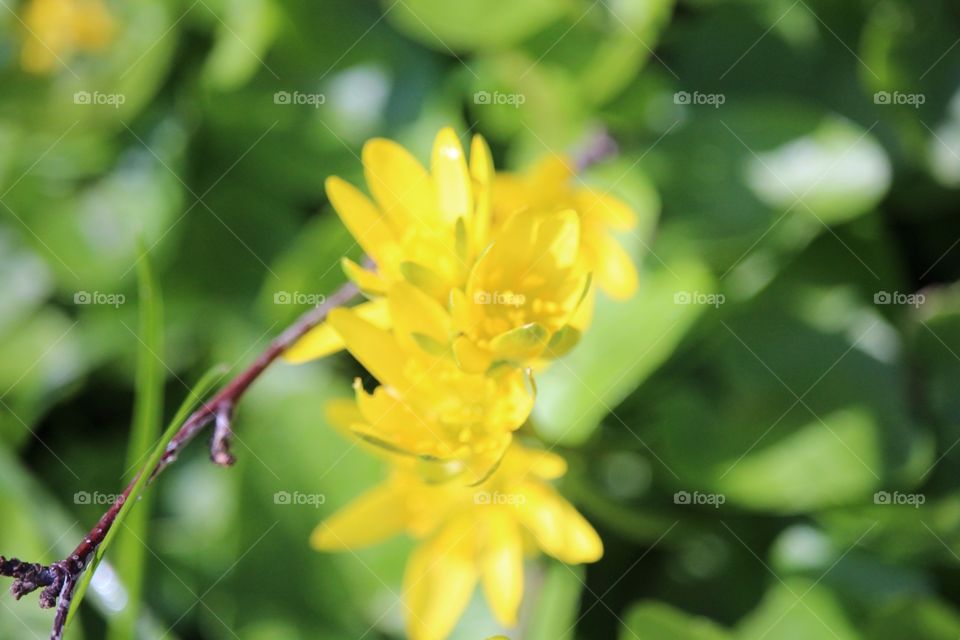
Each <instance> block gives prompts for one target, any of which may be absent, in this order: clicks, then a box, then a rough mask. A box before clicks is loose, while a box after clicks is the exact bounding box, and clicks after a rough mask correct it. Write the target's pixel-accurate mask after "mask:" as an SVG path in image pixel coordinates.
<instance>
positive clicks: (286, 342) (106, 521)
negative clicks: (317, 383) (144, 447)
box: [0, 282, 359, 640]
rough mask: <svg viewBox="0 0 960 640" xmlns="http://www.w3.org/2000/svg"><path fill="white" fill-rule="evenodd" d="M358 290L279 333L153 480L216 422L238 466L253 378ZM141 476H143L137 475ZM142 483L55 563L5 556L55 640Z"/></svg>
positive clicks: (195, 419) (16, 593)
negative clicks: (44, 613)
mask: <svg viewBox="0 0 960 640" xmlns="http://www.w3.org/2000/svg"><path fill="white" fill-rule="evenodd" d="M357 293H359V291H358V289H357V287H356V285H354V284H353V283H352V282H348V283H347V284H345V285H343V286H342V287H340V288H339V289H338V290H337V291H335V292H334V293H333V294H332V295H331V296H330V297H328V298H327V299H326V300H324V302H323V304H321V305H319V306H317V307H316V308H314V309H311V310H309V311H307V312H306V313H304V314H303V315H301V316H300V317H299V318H298V319H297V321H296V322H294V323H293V324H292V325H290V326H289V327H287V329H286V330H284V332H283V333H281V334H280V335H279V336H277V337H276V338H275V339H274V340H273V341H272V342H271V343H270V345H269V346H268V347H267V348H266V350H264V352H263V353H261V354H260V356H259V357H258V358H257V359H256V360H254V361H253V363H252V364H251V365H250V366H249V367H247V368H246V369H245V370H244V371H242V372H241V373H240V374H238V375H237V376H236V377H235V378H234V379H232V380H231V381H230V382H229V383H227V385H226V386H224V387H223V388H222V389H221V390H220V391H219V392H218V393H217V394H216V395H214V396H213V398H211V399H210V401H209V402H205V403H204V404H203V406H202V407H200V408H199V409H197V410H196V411H194V412H193V413H192V414H191V415H190V417H189V418H187V420H186V422H184V423H183V426H181V427H180V430H179V431H177V433H176V435H175V436H174V437H173V439H172V440H171V441H170V444H169V445H167V450H166V451H165V452H164V454H163V457H162V458H161V459H160V462H159V463H157V466H156V467H155V468H154V469H153V470H152V472H151V474H150V480H151V481H153V480H154V479H155V478H156V477H157V476H158V475H160V474H161V473H162V472H163V470H164V469H166V468H167V467H168V466H170V465H171V464H172V463H173V462H174V461H176V459H177V456H178V455H179V454H180V452H181V451H182V450H183V449H184V447H186V446H187V444H188V443H189V442H190V441H191V440H193V438H194V437H195V436H196V435H197V434H198V433H199V432H200V430H201V429H203V427H205V426H206V425H208V424H210V423H211V422H214V423H215V427H214V435H213V438H212V440H211V444H210V457H211V459H212V460H213V461H214V462H215V463H217V464H220V465H224V466H229V465H231V464H233V461H234V458H233V455H231V453H230V447H229V440H230V434H231V432H232V427H231V420H232V418H233V411H234V408H235V407H236V405H237V403H238V402H239V400H240V398H241V397H242V396H243V394H244V393H245V392H246V391H247V389H248V388H249V387H250V385H251V384H253V382H254V381H255V380H256V379H257V378H259V377H260V374H262V373H263V372H264V371H265V370H266V369H267V367H269V366H270V365H271V364H272V363H273V362H274V361H275V360H276V359H277V358H278V357H280V355H282V354H283V353H284V352H285V351H286V350H287V349H289V348H290V347H292V346H293V344H294V343H295V342H296V341H297V340H299V339H300V338H301V337H303V335H304V334H306V333H307V332H308V331H310V329H313V328H314V327H316V326H317V325H318V324H320V323H321V322H323V321H324V320H325V319H326V317H327V315H328V314H329V313H330V311H332V310H333V309H335V308H337V307H340V306H342V305H344V304H346V303H348V302H350V300H351V299H353V297H354V296H356V295H357ZM138 477H139V474H138ZM136 482H137V478H136V477H135V478H134V479H133V480H131V481H130V484H129V485H127V488H126V489H125V490H124V492H123V494H122V496H121V498H120V499H118V500H116V501H115V502H114V503H113V504H112V505H110V508H109V509H107V511H106V513H104V514H103V516H101V517H100V521H99V522H97V524H96V526H94V527H93V529H91V530H90V532H89V533H87V535H86V536H85V537H84V539H83V540H82V541H81V542H80V544H79V545H77V548H76V549H74V551H73V553H71V554H70V555H69V556H68V557H66V558H64V559H63V560H61V561H59V562H54V563H53V564H50V565H41V564H36V563H27V562H22V561H20V560H17V559H16V558H10V559H7V558H4V557H3V556H0V576H7V577H11V578H13V579H14V581H13V586H12V587H11V589H10V591H11V593H12V594H13V597H14V598H16V599H17V600H19V599H20V598H21V597H23V596H24V595H26V594H28V593H31V592H33V591H36V590H37V589H40V588H43V592H42V593H41V595H40V606H41V607H43V608H47V609H49V608H52V607H54V606H56V607H57V612H56V616H55V618H54V623H53V630H52V632H51V635H50V638H51V640H60V639H61V638H62V637H63V629H64V626H65V624H66V619H67V612H68V611H69V609H70V602H71V600H72V599H73V591H74V589H75V588H76V585H77V582H78V579H79V577H80V574H82V573H83V570H84V569H85V568H86V567H87V566H88V565H89V563H90V560H91V559H92V558H93V555H94V553H96V550H97V548H98V547H99V546H100V545H101V544H102V543H103V540H104V538H106V536H107V533H109V532H110V528H111V527H112V526H113V523H114V521H115V520H116V518H117V513H119V511H120V508H121V507H122V506H123V504H124V502H126V501H127V500H128V499H129V498H130V493H131V491H133V487H134V485H135V484H136Z"/></svg>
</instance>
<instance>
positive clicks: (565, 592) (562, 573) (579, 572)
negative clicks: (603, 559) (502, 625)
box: [524, 562, 584, 640]
mask: <svg viewBox="0 0 960 640" xmlns="http://www.w3.org/2000/svg"><path fill="white" fill-rule="evenodd" d="M583 579H584V570H583V567H582V566H568V565H565V564H562V563H560V562H553V563H551V564H550V567H549V569H547V575H546V578H545V579H544V581H543V587H542V588H541V590H540V598H539V599H538V601H537V605H536V608H535V609H534V611H533V615H532V616H531V619H530V627H529V628H528V629H527V632H526V634H525V635H524V637H525V638H527V640H572V638H573V637H574V634H573V631H574V629H575V627H576V624H577V614H578V612H579V611H580V592H581V591H582V590H583V586H584V583H583Z"/></svg>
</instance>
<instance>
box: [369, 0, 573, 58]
mask: <svg viewBox="0 0 960 640" xmlns="http://www.w3.org/2000/svg"><path fill="white" fill-rule="evenodd" d="M383 4H384V6H385V7H386V8H387V11H388V12H387V14H386V15H387V19H388V20H390V21H391V22H393V24H394V25H395V26H396V27H397V28H398V29H400V30H401V31H403V32H405V33H407V34H408V35H410V36H412V37H414V38H417V39H418V40H420V41H421V42H424V43H426V44H428V45H430V46H433V47H436V48H437V49H438V50H440V51H443V52H444V53H447V54H449V53H450V50H451V49H453V50H454V51H467V50H471V49H483V48H487V49H490V48H501V47H504V46H507V45H510V44H512V43H515V42H517V41H519V40H522V39H523V38H525V37H527V36H528V35H530V34H531V33H533V32H535V31H536V30H538V29H540V28H542V27H543V26H545V25H546V24H548V23H550V22H551V21H552V20H554V19H555V18H557V17H558V16H559V15H561V14H562V13H564V12H566V11H567V10H568V8H569V7H570V5H569V4H567V3H566V2H556V0H527V1H526V2H514V1H513V0H464V1H462V2H455V3H454V2H447V1H446V0H407V1H406V2H401V3H399V4H394V3H392V2H389V1H388V0H385V1H384V2H383Z"/></svg>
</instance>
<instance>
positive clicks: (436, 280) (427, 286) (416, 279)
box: [400, 260, 450, 300]
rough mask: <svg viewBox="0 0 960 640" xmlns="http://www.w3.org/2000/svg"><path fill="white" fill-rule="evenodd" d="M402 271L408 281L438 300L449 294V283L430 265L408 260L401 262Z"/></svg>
mask: <svg viewBox="0 0 960 640" xmlns="http://www.w3.org/2000/svg"><path fill="white" fill-rule="evenodd" d="M400 273H401V274H402V275H403V278H404V279H405V280H406V281H407V282H409V283H410V284H412V285H414V286H416V287H419V288H420V289H422V290H423V291H424V292H425V293H427V294H428V295H431V296H433V297H434V298H437V299H438V300H441V299H443V298H444V297H446V296H447V295H448V291H449V289H450V287H449V285H448V284H447V283H446V281H445V280H444V279H443V278H441V277H440V275H439V274H438V273H437V272H436V271H434V270H433V269H431V268H430V267H425V266H424V265H422V264H419V263H416V262H411V261H409V260H408V261H406V262H401V263H400Z"/></svg>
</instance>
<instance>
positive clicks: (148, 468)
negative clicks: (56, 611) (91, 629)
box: [67, 366, 225, 625]
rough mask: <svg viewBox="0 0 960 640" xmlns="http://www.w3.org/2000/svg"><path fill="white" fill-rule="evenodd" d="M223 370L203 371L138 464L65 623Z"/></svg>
mask: <svg viewBox="0 0 960 640" xmlns="http://www.w3.org/2000/svg"><path fill="white" fill-rule="evenodd" d="M224 372H225V369H224V367H222V366H218V367H214V368H213V369H210V370H209V371H207V373H205V374H204V376H203V377H202V378H201V379H200V382H198V383H197V385H196V386H195V387H194V388H193V389H192V390H191V391H190V393H189V394H188V396H187V399H186V400H184V402H183V404H182V405H181V406H180V409H179V410H178V411H177V414H176V415H175V416H174V418H173V420H172V421H170V424H169V426H168V427H167V430H166V431H165V432H164V434H163V437H162V438H160V440H159V441H158V442H157V444H156V446H155V447H154V448H153V452H152V453H151V454H150V457H149V458H148V459H147V461H146V462H145V463H144V465H143V466H142V467H140V477H139V478H138V479H137V482H136V484H134V486H133V489H132V490H131V491H130V498H129V499H128V500H127V501H126V502H125V503H124V504H123V506H122V507H121V508H120V511H119V512H118V513H117V517H116V520H115V521H114V524H113V527H111V529H110V531H109V532H108V533H107V536H106V538H105V539H104V541H103V544H101V545H100V547H99V548H98V549H97V553H96V554H95V555H94V557H93V560H92V561H91V563H90V567H89V568H88V569H87V570H86V572H85V573H84V575H83V577H82V578H81V579H80V583H79V584H78V585H77V590H76V593H75V595H74V597H73V602H72V604H71V606H70V613H69V615H68V617H67V624H68V625H69V624H70V621H71V620H73V618H74V616H75V615H76V612H77V610H78V608H79V607H80V602H81V601H82V600H83V596H84V593H86V590H87V587H88V586H89V585H90V580H91V579H92V578H93V574H94V573H96V570H97V566H98V565H99V564H100V561H101V560H102V559H103V556H104V554H105V553H106V552H107V549H108V548H110V545H111V544H112V543H113V540H114V538H116V536H117V532H119V531H120V530H121V528H122V526H123V523H124V521H125V520H126V519H127V516H128V515H129V513H130V510H131V509H133V506H134V505H135V504H136V503H137V501H138V498H139V497H140V496H141V494H142V493H143V489H144V487H145V486H146V484H147V480H148V479H149V478H150V473H151V472H152V470H153V469H154V467H156V466H157V463H159V462H160V459H161V458H162V457H163V454H164V452H165V451H166V449H167V445H168V444H170V441H171V440H173V438H174V436H175V435H177V431H179V430H180V427H181V425H183V423H184V422H185V421H186V419H187V418H188V417H189V416H190V413H191V412H192V411H193V409H194V407H196V405H197V404H199V402H200V401H201V400H202V399H203V398H204V397H205V396H206V395H207V393H209V392H210V390H211V389H213V387H214V386H215V385H216V384H217V383H218V382H219V381H220V379H221V378H222V377H223V374H224Z"/></svg>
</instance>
